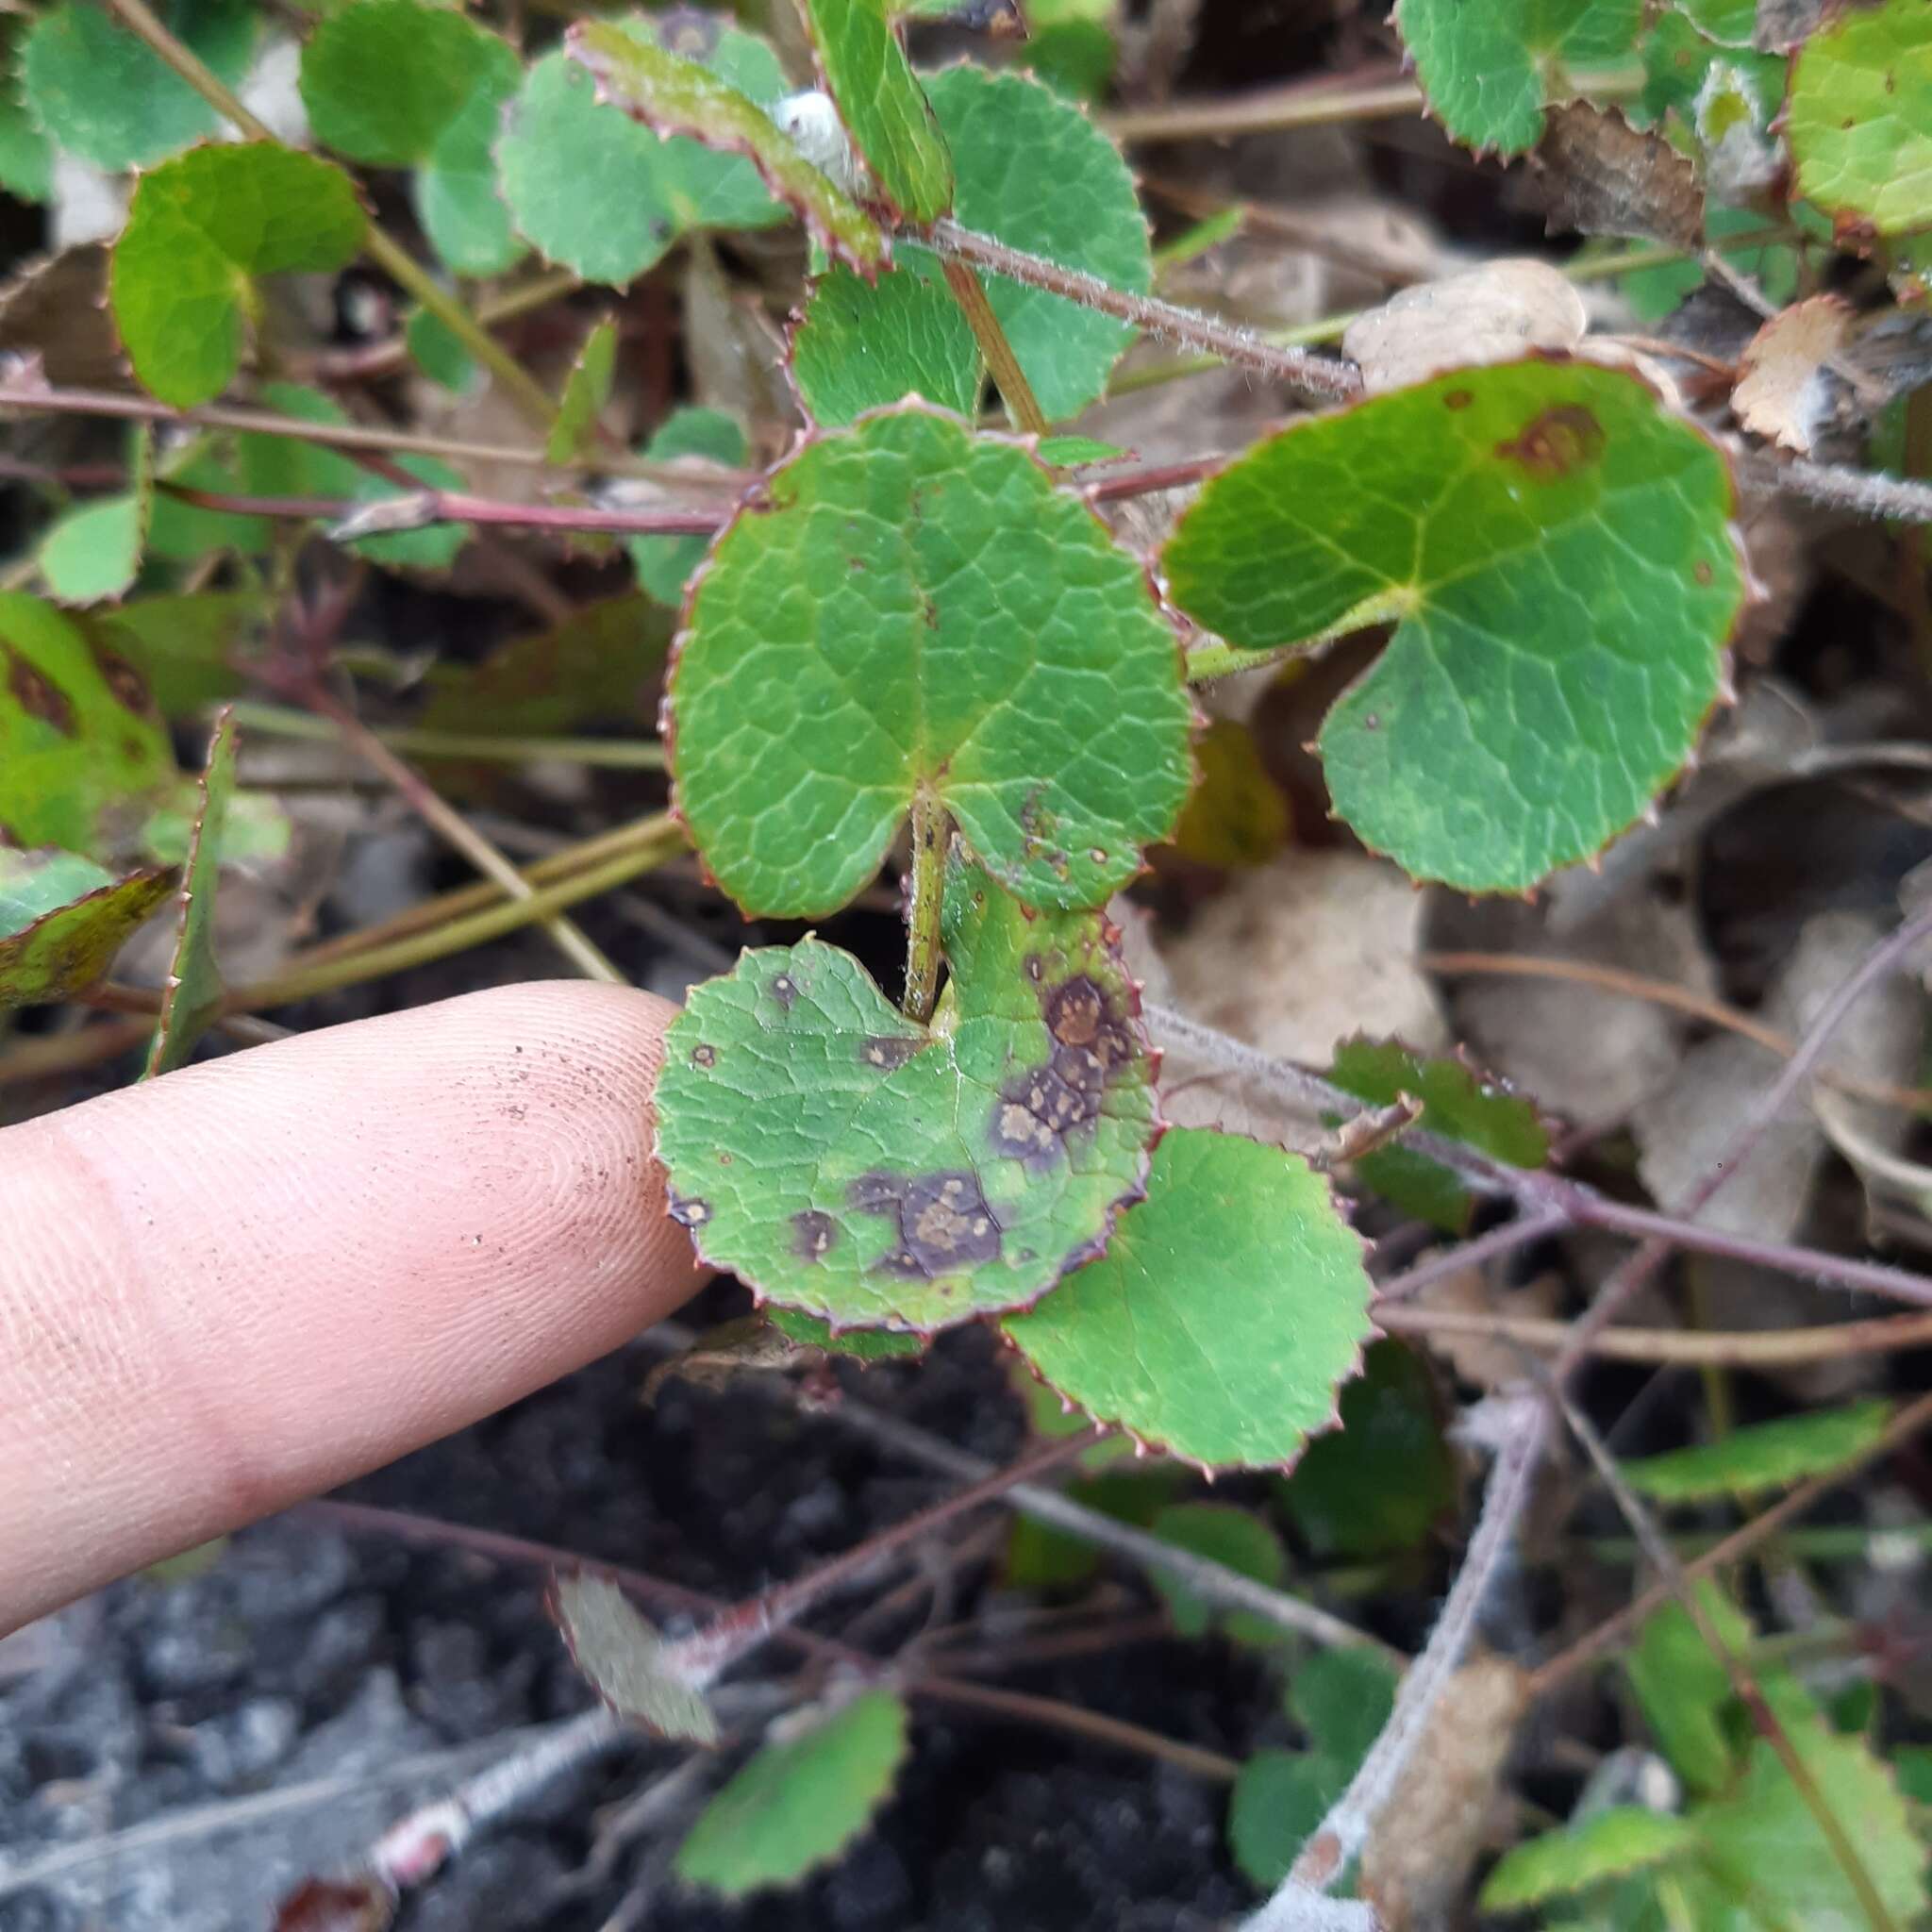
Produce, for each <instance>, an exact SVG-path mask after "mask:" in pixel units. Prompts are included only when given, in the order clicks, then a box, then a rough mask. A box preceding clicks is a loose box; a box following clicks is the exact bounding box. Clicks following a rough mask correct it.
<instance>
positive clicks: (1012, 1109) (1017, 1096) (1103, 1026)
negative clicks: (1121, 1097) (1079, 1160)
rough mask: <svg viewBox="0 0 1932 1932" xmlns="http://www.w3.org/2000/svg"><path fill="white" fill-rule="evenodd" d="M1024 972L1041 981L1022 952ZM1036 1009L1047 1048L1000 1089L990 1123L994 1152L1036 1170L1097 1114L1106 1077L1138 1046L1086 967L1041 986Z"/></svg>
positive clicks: (1035, 963) (1037, 966)
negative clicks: (1046, 1052) (1047, 1040)
mask: <svg viewBox="0 0 1932 1932" xmlns="http://www.w3.org/2000/svg"><path fill="white" fill-rule="evenodd" d="M1026 974H1027V977H1028V978H1029V979H1031V980H1033V981H1034V982H1035V983H1036V984H1040V983H1041V981H1042V979H1043V977H1044V974H1043V972H1042V970H1041V963H1040V960H1039V958H1038V957H1037V956H1029V958H1028V959H1027V961H1026ZM1041 1018H1042V1019H1043V1020H1044V1021H1045V1023H1046V1030H1047V1033H1048V1035H1049V1036H1050V1037H1051V1039H1052V1041H1053V1048H1052V1051H1051V1053H1050V1054H1049V1056H1048V1058H1047V1059H1046V1062H1045V1063H1044V1064H1043V1065H1041V1066H1038V1067H1031V1068H1028V1069H1027V1070H1026V1071H1025V1072H1024V1073H1022V1074H1017V1075H1016V1076H1015V1077H1014V1078H1012V1079H1011V1080H1008V1082H1007V1084H1006V1085H1005V1086H1004V1087H1003V1088H1001V1089H1000V1097H999V1105H998V1106H997V1107H996V1108H994V1109H993V1115H992V1124H991V1129H990V1134H991V1142H992V1150H993V1152H994V1153H995V1154H997V1155H1000V1156H1001V1157H1003V1158H1006V1159H1008V1160H1018V1161H1021V1162H1023V1163H1024V1165H1025V1166H1026V1168H1027V1169H1028V1170H1029V1171H1030V1172H1032V1173H1036V1174H1037V1173H1041V1172H1043V1171H1044V1170H1046V1169H1048V1168H1051V1167H1052V1166H1053V1165H1054V1164H1055V1163H1056V1162H1057V1161H1058V1159H1059V1158H1060V1157H1061V1156H1062V1155H1063V1154H1064V1153H1065V1151H1066V1146H1067V1137H1068V1136H1069V1135H1071V1134H1074V1133H1076V1132H1078V1131H1079V1130H1080V1129H1081V1128H1083V1127H1091V1125H1092V1124H1093V1123H1094V1122H1095V1121H1097V1120H1098V1119H1099V1118H1100V1114H1101V1108H1102V1106H1103V1103H1104V1102H1105V1100H1106V1098H1107V1090H1108V1085H1109V1084H1110V1083H1111V1082H1112V1081H1114V1080H1115V1079H1117V1078H1118V1077H1119V1076H1120V1074H1122V1072H1123V1071H1124V1069H1125V1068H1127V1067H1128V1066H1130V1065H1131V1064H1132V1063H1133V1061H1134V1060H1135V1059H1136V1058H1137V1057H1138V1052H1139V1048H1138V1042H1137V1041H1136V1040H1135V1037H1134V1031H1133V1028H1132V1027H1131V1026H1130V1025H1129V1024H1128V1022H1127V1020H1126V1017H1125V1015H1124V1012H1122V1011H1121V1010H1120V1007H1119V1004H1118V1002H1117V1001H1116V999H1115V998H1114V996H1113V995H1112V994H1110V993H1109V992H1108V991H1107V989H1106V988H1104V987H1103V986H1102V985H1101V984H1100V982H1099V981H1098V980H1096V979H1094V978H1092V977H1091V975H1089V974H1084V973H1076V974H1074V975H1073V976H1072V977H1071V978H1068V979H1065V980H1062V981H1060V982H1058V984H1057V985H1054V986H1051V987H1044V988H1043V989H1042V991H1041Z"/></svg>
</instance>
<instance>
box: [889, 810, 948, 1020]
mask: <svg viewBox="0 0 1932 1932" xmlns="http://www.w3.org/2000/svg"><path fill="white" fill-rule="evenodd" d="M952 841H953V821H952V819H951V817H950V816H949V815H948V813H947V811H946V808H945V807H944V806H942V805H941V804H940V802H939V801H938V800H937V799H936V798H932V797H929V796H928V795H927V794H926V793H925V792H924V791H921V792H919V793H918V794H917V795H915V797H914V798H913V801H912V872H911V875H910V877H909V878H908V881H907V887H906V997H905V999H904V1000H903V1001H902V1002H901V1008H902V1010H903V1011H904V1013H905V1015H906V1017H907V1018H908V1020H916V1021H918V1023H919V1024H921V1025H922V1026H924V1024H926V1023H927V1022H928V1021H930V1020H931V1018H932V1009H933V1006H934V1003H935V998H936V995H937V993H938V991H939V983H940V960H941V958H942V957H943V956H944V948H943V947H942V946H941V941H940V913H941V909H942V908H943V906H944V903H945V893H946V850H947V847H948V846H950V845H951V843H952Z"/></svg>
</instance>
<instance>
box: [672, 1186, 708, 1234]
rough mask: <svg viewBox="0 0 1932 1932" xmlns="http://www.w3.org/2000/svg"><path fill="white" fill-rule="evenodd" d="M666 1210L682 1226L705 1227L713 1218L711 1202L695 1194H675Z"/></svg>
mask: <svg viewBox="0 0 1932 1932" xmlns="http://www.w3.org/2000/svg"><path fill="white" fill-rule="evenodd" d="M666 1211H667V1212H668V1213H669V1214H670V1216H671V1218H672V1220H673V1221H675V1222H676V1223H677V1224H678V1225H679V1226H680V1227H703V1226H704V1225H705V1224H707V1223H708V1221H709V1220H710V1218H711V1204H710V1203H709V1202H708V1201H701V1200H699V1199H698V1198H697V1196H696V1195H694V1194H693V1195H689V1196H687V1195H684V1194H673V1195H672V1197H671V1200H670V1203H669V1206H668V1208H667V1209H666Z"/></svg>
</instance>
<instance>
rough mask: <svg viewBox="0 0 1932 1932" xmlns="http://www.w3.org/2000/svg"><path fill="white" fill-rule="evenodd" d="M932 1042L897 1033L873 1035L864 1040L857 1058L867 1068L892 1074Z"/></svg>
mask: <svg viewBox="0 0 1932 1932" xmlns="http://www.w3.org/2000/svg"><path fill="white" fill-rule="evenodd" d="M931 1043H932V1042H931V1041H926V1040H919V1039H915V1038H912V1037H911V1036H908V1035H902V1034H897V1033H874V1034H872V1035H870V1036H868V1038H867V1039H866V1041H865V1043H864V1045H862V1046H861V1047H860V1048H859V1049H858V1057H859V1058H860V1059H862V1060H863V1061H864V1062H865V1063H866V1065H867V1066H869V1067H877V1068H878V1069H879V1070H880V1072H881V1073H887V1074H890V1073H892V1072H894V1071H895V1070H896V1069H898V1068H900V1067H903V1066H904V1065H905V1064H906V1062H907V1061H908V1060H909V1059H910V1058H912V1056H913V1055H914V1054H916V1053H923V1052H924V1050H925V1049H926V1047H928V1046H929V1045H930V1044H931Z"/></svg>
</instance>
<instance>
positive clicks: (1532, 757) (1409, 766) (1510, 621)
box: [1162, 359, 1744, 891]
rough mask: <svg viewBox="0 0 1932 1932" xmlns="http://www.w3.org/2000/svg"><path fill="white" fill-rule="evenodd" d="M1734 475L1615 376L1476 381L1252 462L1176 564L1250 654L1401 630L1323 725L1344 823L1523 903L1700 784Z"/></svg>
mask: <svg viewBox="0 0 1932 1932" xmlns="http://www.w3.org/2000/svg"><path fill="white" fill-rule="evenodd" d="M1732 507H1733V494H1732V487H1731V479H1730V475H1729V474H1728V471H1727V469H1726V466H1725V463H1724V457H1723V455H1722V454H1721V453H1720V451H1719V450H1718V448H1717V447H1716V445H1715V444H1713V443H1712V442H1711V441H1709V439H1708V438H1707V437H1706V436H1705V435H1704V434H1703V433H1702V432H1701V431H1699V430H1697V429H1696V428H1694V427H1692V426H1691V425H1690V424H1689V423H1687V422H1685V421H1684V420H1683V419H1682V418H1680V417H1678V416H1676V415H1674V414H1673V413H1672V412H1671V411H1670V410H1669V409H1668V408H1665V407H1664V406H1663V404H1662V403H1661V401H1660V400H1659V398H1658V397H1657V393H1656V391H1653V390H1652V389H1651V388H1650V386H1649V385H1648V384H1647V383H1645V382H1643V381H1641V379H1640V378H1639V377H1637V376H1635V375H1629V374H1626V373H1625V372H1624V371H1622V370H1617V369H1606V368H1600V367H1597V366H1595V365H1593V364H1591V363H1588V362H1580V361H1579V362H1558V361H1545V360H1541V359H1537V360H1532V361H1524V362H1507V363H1498V364H1495V365H1493V366H1491V367H1489V368H1482V369H1461V370H1455V371H1452V372H1449V373H1448V374H1445V375H1438V376H1436V377H1435V378H1434V379H1433V380H1431V381H1428V382H1424V383H1420V384H1417V385H1416V386H1415V387H1413V388H1409V389H1402V390H1397V391H1393V392H1392V393H1390V394H1387V395H1376V396H1372V397H1371V398H1370V399H1369V400H1368V401H1367V402H1365V403H1361V404H1358V405H1357V407H1356V408H1352V409H1346V410H1342V411H1340V412H1338V413H1337V414H1334V415H1329V416H1318V417H1314V418H1312V419H1310V420H1308V421H1307V422H1303V423H1299V424H1296V425H1294V426H1293V427H1292V428H1290V429H1288V430H1285V431H1283V432H1282V433H1281V434H1280V435H1278V436H1275V437H1274V438H1272V439H1271V440H1269V441H1266V442H1263V443H1260V444H1258V445H1257V447H1256V448H1254V449H1252V450H1250V451H1249V452H1248V454H1247V455H1246V456H1244V457H1242V458H1241V459H1240V460H1239V461H1237V462H1235V463H1233V464H1231V465H1229V467H1228V468H1227V469H1225V470H1224V471H1223V472H1222V473H1221V474H1220V475H1218V476H1216V477H1215V478H1214V480H1213V481H1212V482H1211V483H1209V484H1208V487H1207V489H1206V490H1205V491H1203V492H1202V494H1201V497H1200V500H1199V501H1198V502H1197V503H1196V504H1195V505H1194V506H1193V508H1191V509H1190V510H1189V511H1188V513H1187V515H1186V516H1185V517H1184V518H1183V519H1182V520H1181V523H1180V525H1179V527H1178V528H1177V529H1176V531H1175V533H1174V537H1173V538H1172V540H1171V541H1169V543H1168V546H1167V550H1166V552H1165V555H1164V557H1163V558H1162V564H1163V567H1164V569H1165V571H1166V573H1167V578H1168V582H1169V585H1170V587H1171V590H1172V593H1173V596H1174V601H1175V603H1177V604H1178V605H1179V606H1180V607H1181V608H1182V609H1184V610H1185V611H1186V612H1187V613H1188V615H1189V616H1191V617H1192V618H1194V619H1195V620H1196V621H1197V622H1198V623H1199V624H1201V625H1203V626H1205V627H1206V628H1207V629H1209V630H1211V631H1214V632H1216V633H1217V634H1218V635H1219V636H1221V637H1223V638H1224V639H1225V640H1226V641H1227V642H1228V643H1229V644H1230V645H1232V646H1234V647H1235V649H1236V650H1237V651H1241V650H1253V651H1257V652H1262V651H1271V650H1282V649H1286V648H1303V649H1313V648H1315V647H1316V646H1318V645H1321V644H1323V643H1325V642H1327V641H1330V640H1331V639H1334V638H1338V637H1343V636H1346V635H1347V634H1349V633H1350V632H1354V631H1360V630H1365V629H1367V628H1368V627H1370V626H1371V625H1380V624H1390V623H1393V624H1394V625H1395V632H1394V635H1393V636H1392V637H1391V639H1390V641H1389V645H1388V648H1387V649H1386V650H1385V651H1384V652H1383V653H1382V654H1381V656H1380V657H1379V658H1376V660H1375V661H1374V664H1373V665H1372V666H1371V667H1370V668H1369V670H1368V671H1367V672H1366V673H1365V674H1364V675H1362V676H1361V677H1360V678H1358V679H1357V682H1356V683H1355V684H1354V685H1353V686H1352V687H1351V688H1350V689H1349V690H1348V691H1345V692H1344V693H1343V694H1342V696H1341V699H1340V700H1339V701H1338V702H1337V704H1336V705H1335V707H1334V708H1333V709H1332V710H1331V711H1330V712H1329V713H1328V716H1327V719H1326V721H1325V722H1324V725H1323V727H1322V737H1321V752H1322V758H1323V762H1324V767H1325V771H1326V776H1327V780H1328V788H1329V792H1330V795H1331V796H1332V798H1333V800H1334V803H1335V808H1336V810H1337V811H1338V812H1339V813H1340V814H1341V817H1342V818H1344V819H1345V820H1346V821H1347V822H1348V824H1350V825H1352V826H1353V827H1354V828H1355V830H1356V832H1357V834H1359V836H1360V837H1361V838H1362V840H1363V841H1364V842H1365V843H1367V844H1369V845H1371V846H1373V847H1375V848H1376V849H1378V850H1380V851H1383V852H1386V853H1387V854H1388V855H1389V856H1390V857H1391V858H1393V859H1395V860H1396V861H1397V862H1398V863H1399V864H1401V865H1403V866H1405V867H1406V868H1407V870H1408V871H1409V872H1410V873H1411V874H1414V875H1415V876H1416V877H1417V878H1424V879H1439V880H1441V881H1442V882H1443V883H1445V884H1447V885H1452V886H1458V887H1461V888H1463V889H1465V890H1467V891H1524V890H1525V889H1526V888H1528V887H1530V886H1533V885H1535V884H1536V883H1537V882H1538V881H1539V880H1540V879H1541V878H1543V877H1544V876H1546V875H1547V874H1550V873H1552V872H1554V871H1556V870H1557V868H1558V867H1559V866H1564V865H1571V864H1574V863H1575V862H1576V861H1577V860H1579V859H1584V858H1590V857H1591V855H1592V854H1594V853H1596V852H1598V851H1600V850H1601V849H1602V848H1603V846H1604V845H1606V844H1607V842H1608V841H1610V840H1611V839H1612V838H1614V837H1615V836H1616V834H1617V833H1619V832H1621V831H1622V830H1624V827H1625V826H1627V825H1628V824H1631V823H1632V822H1633V821H1634V820H1635V819H1637V818H1638V817H1639V815H1640V814H1641V813H1642V811H1643V810H1644V809H1645V808H1646V807H1647V806H1648V805H1649V804H1650V802H1651V800H1652V799H1653V798H1654V797H1655V796H1656V794H1657V791H1660V790H1661V789H1662V787H1663V786H1665V785H1666V784H1668V783H1669V782H1670V780H1671V779H1672V778H1673V777H1674V776H1675V775H1676V774H1677V773H1678V772H1679V771H1680V770H1682V768H1683V766H1684V764H1685V761H1686V760H1687V759H1688V758H1690V756H1691V750H1692V748H1693V747H1694V746H1695V744H1696V742H1697V738H1698V734H1699V732H1700V731H1701V730H1702V728H1703V725H1704V721H1705V719H1706V717H1707V715H1708V714H1709V712H1710V710H1711V708H1712V707H1713V706H1714V705H1715V704H1716V703H1717V699H1718V693H1719V690H1720V688H1721V686H1722V683H1723V676H1722V671H1723V659H1724V646H1725V644H1726V642H1727V641H1728V640H1729V637H1730V632H1731V627H1732V625H1734V624H1735V623H1736V621H1737V617H1738V613H1739V610H1740V608H1741V606H1742V603H1743V594H1744V575H1743V570H1742V566H1741V564H1740V558H1739V552H1738V545H1737V540H1736V537H1735V534H1734V532H1733V531H1732V528H1731V525H1730V517H1731V511H1732Z"/></svg>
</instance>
